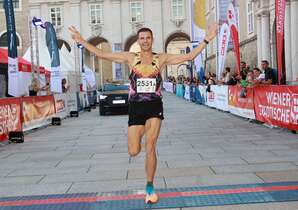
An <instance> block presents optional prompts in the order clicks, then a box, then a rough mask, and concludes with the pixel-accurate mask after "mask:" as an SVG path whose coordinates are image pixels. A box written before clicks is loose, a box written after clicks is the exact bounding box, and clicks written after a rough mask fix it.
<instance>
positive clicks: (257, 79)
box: [253, 67, 265, 85]
mask: <svg viewBox="0 0 298 210" xmlns="http://www.w3.org/2000/svg"><path fill="white" fill-rule="evenodd" d="M253 76H254V84H255V85H257V84H260V83H262V82H263V81H264V80H265V74H264V73H262V71H261V70H260V69H259V68H257V67H255V68H254V69H253Z"/></svg>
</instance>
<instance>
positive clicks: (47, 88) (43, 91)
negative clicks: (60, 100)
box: [40, 81, 51, 96]
mask: <svg viewBox="0 0 298 210" xmlns="http://www.w3.org/2000/svg"><path fill="white" fill-rule="evenodd" d="M40 92H41V95H43V96H45V95H51V88H50V82H48V81H47V82H46V84H45V86H43V87H42V88H41V89H40Z"/></svg>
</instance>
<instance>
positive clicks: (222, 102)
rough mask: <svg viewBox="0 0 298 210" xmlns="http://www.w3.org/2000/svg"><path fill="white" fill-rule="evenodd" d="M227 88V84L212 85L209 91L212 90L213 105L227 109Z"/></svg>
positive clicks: (220, 108)
mask: <svg viewBox="0 0 298 210" xmlns="http://www.w3.org/2000/svg"><path fill="white" fill-rule="evenodd" d="M228 90H229V87H228V86H227V85H212V86H211V91H212V92H214V103H215V107H216V108H217V109H219V110H223V111H229V101H228V98H229V97H228Z"/></svg>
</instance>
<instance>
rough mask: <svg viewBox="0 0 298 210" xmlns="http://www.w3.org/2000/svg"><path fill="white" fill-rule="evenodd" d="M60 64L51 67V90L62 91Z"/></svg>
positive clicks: (54, 91)
mask: <svg viewBox="0 0 298 210" xmlns="http://www.w3.org/2000/svg"><path fill="white" fill-rule="evenodd" d="M60 71H61V70H60V66H58V67H51V92H53V93H62V84H61V77H60Z"/></svg>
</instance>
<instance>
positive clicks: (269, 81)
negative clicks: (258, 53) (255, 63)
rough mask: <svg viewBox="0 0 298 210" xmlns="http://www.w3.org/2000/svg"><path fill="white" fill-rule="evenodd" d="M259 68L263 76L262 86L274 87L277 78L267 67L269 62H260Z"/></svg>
mask: <svg viewBox="0 0 298 210" xmlns="http://www.w3.org/2000/svg"><path fill="white" fill-rule="evenodd" d="M261 67H262V70H263V71H264V74H265V80H264V81H263V82H262V84H266V85H275V84H276V83H277V78H276V76H275V75H274V70H273V69H272V68H270V67H269V62H268V61H267V60H262V63H261Z"/></svg>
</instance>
